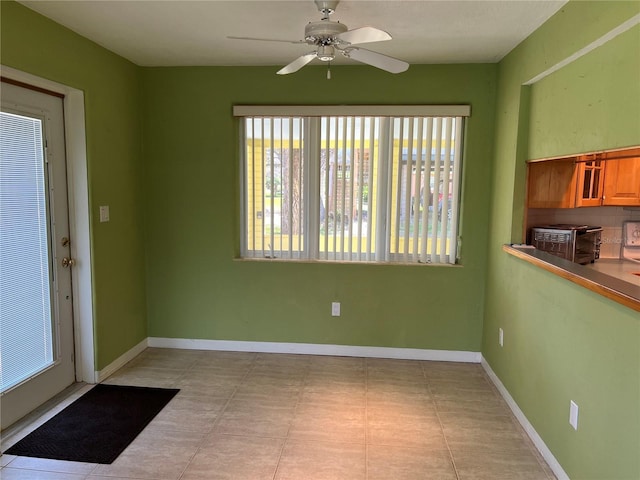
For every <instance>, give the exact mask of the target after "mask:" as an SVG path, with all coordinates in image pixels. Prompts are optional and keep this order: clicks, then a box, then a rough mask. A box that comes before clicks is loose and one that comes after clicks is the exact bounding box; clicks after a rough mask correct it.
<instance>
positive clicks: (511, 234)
mask: <svg viewBox="0 0 640 480" xmlns="http://www.w3.org/2000/svg"><path fill="white" fill-rule="evenodd" d="M639 12H640V3H638V2H573V1H572V2H569V3H568V4H567V5H566V6H565V7H564V8H562V9H561V10H560V11H559V12H558V13H557V14H556V15H555V16H554V17H552V18H551V19H550V20H549V21H548V22H547V23H546V24H545V25H543V26H542V27H541V28H540V29H538V30H537V31H536V32H534V34H533V35H531V36H530V37H529V38H528V39H527V40H526V41H525V42H523V43H522V44H521V45H520V46H518V47H517V48H516V49H515V50H514V51H513V52H511V53H510V54H509V55H508V56H507V57H506V58H505V59H504V60H503V61H502V62H501V63H500V64H499V78H498V92H499V93H498V98H497V106H496V112H497V116H496V141H495V153H496V155H495V163H494V169H493V177H492V188H491V226H492V229H491V232H490V237H489V249H488V270H487V287H486V288H487V291H486V306H485V318H484V331H483V346H482V351H483V355H484V356H485V358H486V359H487V361H488V362H489V364H490V365H491V367H492V368H493V370H494V371H495V372H496V373H497V375H498V376H499V377H500V379H501V380H502V382H503V383H504V385H505V386H506V387H507V389H508V390H509V392H510V393H511V395H512V396H513V398H514V399H515V400H516V402H517V403H518V405H519V406H520V408H521V409H522V411H523V412H524V413H525V415H526V416H527V418H528V419H529V421H530V422H531V423H532V424H533V426H534V428H535V429H536V431H537V432H538V433H539V434H540V436H541V437H542V439H543V440H544V442H545V443H546V445H547V446H548V447H549V448H550V449H551V451H552V453H553V454H554V456H555V457H556V458H557V459H558V461H559V462H560V463H561V465H562V467H563V468H564V470H565V471H566V472H567V473H568V475H569V476H570V477H571V478H572V479H594V480H596V479H597V480H614V479H615V480H622V479H637V478H640V456H639V455H638V452H640V409H639V408H638V406H639V405H640V315H638V313H637V312H635V311H633V310H630V309H628V308H625V307H623V306H621V305H619V304H616V303H614V302H612V301H609V300H607V299H605V298H604V297H601V296H599V295H597V294H595V293H592V292H590V291H588V290H586V289H584V288H582V287H580V286H577V285H575V284H573V283H570V282H568V281H566V280H563V279H561V278H559V277H557V276H555V275H552V274H550V273H548V272H545V271H542V270H541V269H539V268H536V267H534V266H532V265H530V264H528V263H526V262H523V261H522V260H519V259H517V258H515V257H511V256H509V255H508V254H506V253H505V252H503V251H502V250H501V245H502V244H504V243H508V242H511V241H516V242H519V241H521V240H522V236H521V235H522V225H523V221H522V215H523V212H524V191H525V173H526V167H525V160H526V159H527V158H539V157H546V156H551V155H562V154H566V153H575V152H584V151H590V150H597V149H604V148H614V147H623V146H628V145H638V144H640V116H639V114H638V112H640V55H639V53H638V51H639V46H640V27H639V26H637V25H636V26H635V27H634V28H633V29H632V30H630V31H628V32H626V33H624V34H622V35H620V36H619V37H617V38H615V39H613V40H611V41H610V42H608V43H607V44H605V45H604V46H602V47H600V48H598V49H596V50H594V51H592V52H591V53H589V54H587V55H586V56H584V57H582V58H580V59H578V60H577V61H575V62H574V63H571V64H569V65H568V66H566V67H564V68H562V69H561V70H559V71H557V72H555V73H553V74H551V75H550V76H549V77H546V78H545V79H543V80H540V81H539V82H537V83H535V84H534V85H532V86H531V87H522V84H523V83H524V82H527V81H528V80H530V79H531V78H533V77H535V76H536V75H538V74H539V73H541V72H543V71H545V70H546V69H548V68H549V67H551V66H552V65H555V64H556V63H558V62H559V61H561V60H563V59H565V58H566V57H568V56H569V55H572V54H573V53H574V52H576V51H578V50H580V49H581V48H583V47H584V46H586V45H588V44H589V43H591V42H592V41H594V40H596V39H597V38H599V37H601V36H602V35H604V34H605V33H607V32H609V31H610V30H612V29H613V28H615V27H616V26H618V25H620V24H621V23H623V22H624V21H626V20H628V19H629V18H631V17H633V16H634V15H637V14H638V13H639ZM499 327H502V328H503V329H504V332H505V333H504V335H505V337H504V338H505V340H504V347H503V348H500V347H499V346H498V342H497V339H498V328H499ZM570 400H573V401H575V402H576V403H577V404H578V405H579V407H580V418H579V428H578V430H577V431H575V430H573V428H572V427H571V426H570V425H569V422H568V417H569V401H570Z"/></svg>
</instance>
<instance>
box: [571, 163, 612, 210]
mask: <svg viewBox="0 0 640 480" xmlns="http://www.w3.org/2000/svg"><path fill="white" fill-rule="evenodd" d="M604 168H605V167H604V161H603V160H588V161H583V162H580V163H578V186H577V191H576V193H577V197H576V207H599V206H600V205H602V194H603V188H604Z"/></svg>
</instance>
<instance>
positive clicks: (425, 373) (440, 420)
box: [420, 362, 460, 480]
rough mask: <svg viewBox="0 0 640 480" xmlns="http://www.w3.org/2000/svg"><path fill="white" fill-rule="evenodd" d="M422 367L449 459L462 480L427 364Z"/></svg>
mask: <svg viewBox="0 0 640 480" xmlns="http://www.w3.org/2000/svg"><path fill="white" fill-rule="evenodd" d="M420 366H421V367H422V376H423V377H424V381H425V383H426V385H427V390H428V392H429V396H430V397H431V398H432V399H433V406H434V408H435V410H436V417H437V418H438V423H439V424H440V431H441V432H442V438H444V443H445V445H446V446H447V451H448V452H449V459H450V460H451V465H452V466H453V472H454V473H455V475H456V479H457V480H460V474H459V473H458V467H457V466H456V461H455V459H454V458H453V452H452V451H451V447H450V446H449V440H447V435H446V434H445V433H444V426H443V425H442V419H441V418H440V412H439V410H438V402H437V401H436V398H435V397H434V395H433V392H432V390H431V382H429V379H428V377H427V372H426V369H425V363H424V362H421V364H420Z"/></svg>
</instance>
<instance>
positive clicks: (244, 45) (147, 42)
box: [20, 0, 566, 66]
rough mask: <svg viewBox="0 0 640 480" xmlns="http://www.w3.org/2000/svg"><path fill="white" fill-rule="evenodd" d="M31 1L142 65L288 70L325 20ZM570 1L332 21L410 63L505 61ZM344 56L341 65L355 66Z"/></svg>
mask: <svg viewBox="0 0 640 480" xmlns="http://www.w3.org/2000/svg"><path fill="white" fill-rule="evenodd" d="M20 3H22V4H23V5H25V6H27V7H29V8H30V9H33V10H35V11H36V12H39V13H41V14H42V15H44V16H46V17H49V18H51V19H53V20H54V21H56V22H58V23H60V24H62V25H64V26H66V27H68V28H70V29H71V30H73V31H75V32H77V33H79V34H80V35H82V36H84V37H87V38H89V39H91V40H93V41H94V42H96V43H98V44H99V45H102V46H103V47H105V48H107V49H109V50H111V51H113V52H115V53H117V54H118V55H121V56H123V57H125V58H127V59H129V60H131V61H132V62H134V63H136V64H138V65H141V66H187V65H191V66H194V65H285V64H287V63H289V62H290V61H291V60H293V59H294V58H296V57H298V56H299V55H302V54H304V53H307V52H308V51H309V46H307V45H293V44H288V43H279V42H257V41H246V40H231V39H227V38H226V37H227V36H228V35H232V36H250V37H260V38H277V39H287V40H300V39H302V38H303V36H304V35H303V33H304V27H305V25H306V24H307V23H308V22H311V21H317V20H320V18H321V15H320V13H319V12H318V10H317V9H316V6H315V4H314V3H313V1H312V0H285V1H282V0H251V1H249V0H233V1H221V0H213V1H188V0H173V1H155V0H137V1H128V0H124V1H122V0H119V1H114V0H107V1H100V0H74V1H57V0H46V1H45V0H40V1H21V2H20ZM565 3H566V1H565V0H533V1H530V0H499V1H488V0H468V1H459V0H443V1H430V0H429V1H428V0H387V1H382V0H374V1H368V0H342V1H341V2H340V4H339V5H338V7H337V9H336V12H335V13H334V14H333V15H332V16H331V19H332V20H338V21H340V22H341V23H344V24H346V25H347V26H348V27H349V28H356V27H361V26H365V25H371V26H374V27H378V28H381V29H383V30H386V31H388V32H389V33H390V34H391V35H392V36H393V40H391V41H387V42H378V43H370V44H367V45H366V48H368V49H370V50H375V51H377V52H380V53H384V54H386V55H390V56H393V57H397V58H400V59H402V60H405V61H407V62H409V63H412V64H435V63H487V62H489V63H491V62H497V61H499V60H500V59H501V58H502V57H504V56H505V55H506V54H507V53H508V52H509V51H511V50H512V49H513V48H514V47H515V46H516V45H518V44H519V43H520V42H521V41H522V40H524V39H525V38H526V37H527V36H529V34H531V33H532V32H533V31H534V30H536V29H537V28H538V27H539V26H540V25H541V24H542V23H544V22H545V21H546V20H547V19H548V18H549V17H550V16H552V15H553V14H554V13H555V12H556V11H558V10H559V9H560V8H561V7H562V6H563V5H564V4H565ZM349 62H353V61H352V60H347V59H341V60H339V61H337V63H349Z"/></svg>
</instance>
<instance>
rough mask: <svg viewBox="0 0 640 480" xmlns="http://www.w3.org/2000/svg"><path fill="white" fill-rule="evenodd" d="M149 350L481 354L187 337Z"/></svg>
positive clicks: (456, 357)
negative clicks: (194, 338)
mask: <svg viewBox="0 0 640 480" xmlns="http://www.w3.org/2000/svg"><path fill="white" fill-rule="evenodd" d="M147 340H148V345H149V347H157V348H182V349H187V350H222V351H234V352H259V353H296V354H302V355H336V356H341V357H370V358H395V359H402V360H432V361H440V362H465V363H480V359H481V358H482V354H481V353H480V352H466V351H457V350H423V349H419V348H392V347H362V346H356V345H326V344H315V343H277V342H243V341H234V340H197V339H196V340H192V339H187V338H160V337H149V338H148V339H147Z"/></svg>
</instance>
